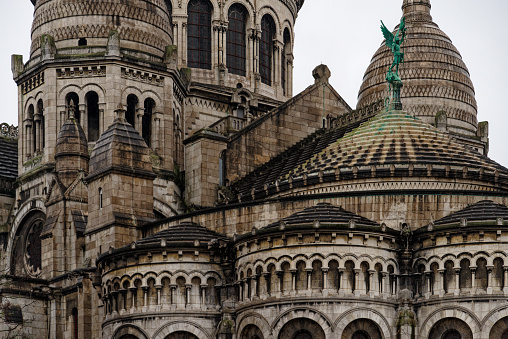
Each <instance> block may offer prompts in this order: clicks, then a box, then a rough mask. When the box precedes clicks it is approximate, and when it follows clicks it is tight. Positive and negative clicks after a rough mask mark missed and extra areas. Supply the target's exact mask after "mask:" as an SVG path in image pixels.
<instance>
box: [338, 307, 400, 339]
mask: <svg viewBox="0 0 508 339" xmlns="http://www.w3.org/2000/svg"><path fill="white" fill-rule="evenodd" d="M357 319H367V320H370V321H372V322H373V323H374V324H376V325H377V327H378V329H379V331H380V332H381V335H382V338H386V339H388V338H392V330H391V327H390V324H389V323H388V320H387V319H386V317H385V316H384V315H383V314H382V313H381V312H379V311H377V310H375V309H372V308H354V309H352V310H349V311H347V312H344V313H343V314H341V315H340V316H339V317H338V318H337V320H335V323H334V326H335V328H336V329H337V338H342V337H343V336H342V335H343V333H344V330H345V329H346V328H347V326H348V325H349V324H350V323H352V322H353V321H355V320H357Z"/></svg>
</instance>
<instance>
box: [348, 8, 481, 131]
mask: <svg viewBox="0 0 508 339" xmlns="http://www.w3.org/2000/svg"><path fill="white" fill-rule="evenodd" d="M402 9H403V16H404V17H405V18H406V27H407V36H406V39H405V41H404V43H403V45H402V52H404V54H405V55H404V63H403V64H402V65H401V66H400V77H401V79H402V81H403V83H404V87H403V88H402V92H401V101H402V104H403V107H404V110H406V111H407V112H409V113H410V114H413V115H415V116H417V117H419V118H421V119H422V120H424V121H425V122H428V123H434V122H435V117H436V114H437V113H438V112H440V111H444V112H446V115H447V117H448V128H449V130H450V132H454V133H457V134H462V135H470V136H475V135H476V129H477V124H478V122H477V106H476V99H475V91H474V87H473V83H472V82H471V78H470V75H469V71H468V69H467V67H466V65H465V64H464V61H463V60H462V57H461V55H460V53H459V51H458V50H457V48H456V47H455V46H454V45H453V43H452V41H451V40H450V38H449V37H448V36H447V35H446V34H445V33H444V32H443V31H442V30H441V29H440V28H439V26H438V25H437V24H436V23H434V22H433V21H432V16H431V15H430V9H431V5H430V0H423V1H422V0H404V2H403V5H402ZM397 29H398V27H397V28H396V30H397ZM392 62H393V54H392V53H391V51H390V49H389V48H388V47H387V46H386V45H385V42H384V41H383V43H382V45H381V47H380V48H379V49H378V50H377V52H376V53H375V54H374V56H373V58H372V60H371V63H370V65H369V67H368V68H367V71H366V72H365V75H364V78H363V83H362V85H361V87H360V91H359V93H358V104H357V107H364V106H366V105H369V104H371V103H373V102H376V101H378V100H380V99H384V98H385V97H387V96H388V84H387V82H386V80H385V79H386V73H387V70H388V68H389V66H390V65H391V64H392Z"/></svg>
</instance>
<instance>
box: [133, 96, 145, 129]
mask: <svg viewBox="0 0 508 339" xmlns="http://www.w3.org/2000/svg"><path fill="white" fill-rule="evenodd" d="M141 104H142V103H139V104H138V105H141ZM143 104H144V103H143ZM144 115H145V110H144V109H143V108H136V121H135V122H134V124H135V128H136V131H138V133H139V134H140V135H143V116H144Z"/></svg>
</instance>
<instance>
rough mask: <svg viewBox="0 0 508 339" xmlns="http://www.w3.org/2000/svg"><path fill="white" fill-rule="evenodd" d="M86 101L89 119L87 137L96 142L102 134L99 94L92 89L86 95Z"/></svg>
mask: <svg viewBox="0 0 508 339" xmlns="http://www.w3.org/2000/svg"><path fill="white" fill-rule="evenodd" d="M85 102H86V113H87V120H88V128H87V139H88V141H89V142H95V141H97V140H99V135H100V121H101V118H100V113H99V112H100V111H99V95H98V94H97V92H95V91H90V92H88V93H86V95H85Z"/></svg>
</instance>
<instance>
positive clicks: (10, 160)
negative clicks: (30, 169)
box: [0, 137, 18, 180]
mask: <svg viewBox="0 0 508 339" xmlns="http://www.w3.org/2000/svg"><path fill="white" fill-rule="evenodd" d="M17 176H18V140H17V139H9V138H4V137H0V178H5V179H12V180H15V179H16V177H17Z"/></svg>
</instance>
